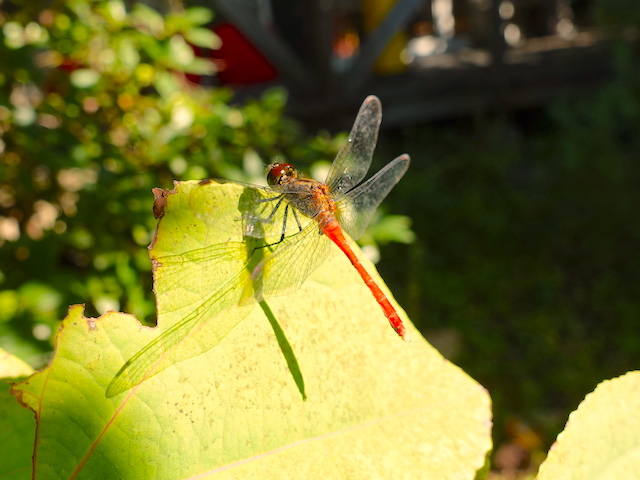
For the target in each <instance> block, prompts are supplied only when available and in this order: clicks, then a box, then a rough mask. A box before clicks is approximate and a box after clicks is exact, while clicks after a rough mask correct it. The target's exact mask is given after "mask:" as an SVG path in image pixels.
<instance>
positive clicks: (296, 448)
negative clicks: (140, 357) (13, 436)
mask: <svg viewBox="0 0 640 480" xmlns="http://www.w3.org/2000/svg"><path fill="white" fill-rule="evenodd" d="M190 185H191V187H190V188H192V189H193V190H190V192H191V193H189V190H188V189H187V190H185V191H184V192H181V193H179V194H176V195H170V196H169V198H168V202H167V205H166V206H165V211H164V213H165V216H164V217H163V218H162V220H161V222H160V225H161V228H160V229H159V231H158V233H157V238H156V242H155V246H154V250H153V254H154V255H159V256H164V257H166V256H167V255H169V254H171V253H173V254H174V255H181V254H184V253H185V252H192V251H193V250H194V249H201V248H206V247H207V246H211V245H216V244H220V242H222V241H227V240H229V242H228V244H229V245H231V246H233V245H234V243H233V242H234V240H233V239H232V238H230V237H229V235H232V236H233V230H234V229H235V228H236V227H235V226H234V222H235V221H236V220H237V218H238V217H237V208H238V198H239V195H240V193H241V192H240V190H239V189H238V187H237V186H233V185H224V186H222V187H221V186H217V185H216V186H215V187H208V188H211V189H212V191H213V189H214V188H215V189H216V191H217V192H218V193H216V195H218V194H220V195H219V196H216V197H215V198H216V199H217V200H216V201H217V202H218V203H217V204H215V205H214V204H212V203H211V198H213V197H209V196H208V195H205V196H204V197H202V196H201V194H202V192H204V191H205V190H203V189H200V190H199V191H197V190H195V188H196V186H197V184H195V183H194V184H190ZM194 192H196V194H195V195H194ZM207 198H208V199H209V200H207ZM225 199H226V200H225ZM207 202H208V203H207ZM201 207H205V208H204V209H202V208H201ZM234 210H235V213H234ZM178 213H179V214H178ZM165 228H166V230H165ZM169 231H174V232H175V231H181V232H182V234H181V235H168V233H167V232H169ZM229 232H232V233H231V234H230V233H229ZM220 236H222V237H224V239H225V240H221V238H222V237H220ZM161 251H162V253H160V252H161ZM190 258H191V257H190ZM205 260H206V259H205ZM209 260H213V263H208V262H204V263H203V267H202V268H204V271H206V272H207V273H208V274H210V275H212V276H213V278H214V280H213V281H211V282H210V285H213V284H215V283H216V282H219V281H222V280H216V279H215V278H218V277H219V279H222V278H223V277H226V276H227V275H228V274H229V273H230V272H231V273H232V274H233V272H234V271H235V270H236V269H237V267H238V265H237V264H236V263H235V261H227V260H224V261H222V262H219V264H220V268H221V271H217V270H216V267H215V266H214V264H215V263H216V261H217V260H216V256H215V255H214V256H213V257H212V258H210V259H209ZM363 261H364V262H365V266H366V267H367V268H368V269H369V270H370V271H371V272H372V273H373V274H374V277H375V278H376V280H377V281H379V282H381V280H380V278H379V277H378V276H377V275H376V274H375V270H374V269H373V266H372V265H371V264H369V263H368V262H366V261H365V260H363ZM240 268H242V264H240ZM187 270H188V271H189V272H190V274H189V275H188V276H186V275H185V276H183V277H180V278H179V280H176V278H169V277H172V276H173V275H171V276H168V278H164V276H163V275H159V273H160V272H161V267H158V270H157V271H156V280H157V282H156V288H155V289H156V294H157V295H158V296H159V308H160V313H159V327H158V328H157V329H151V328H146V327H141V326H140V324H139V323H138V322H137V321H136V320H135V318H133V317H132V316H129V315H124V314H119V313H109V314H106V315H103V316H102V317H100V318H98V319H89V318H85V317H83V315H82V313H83V312H82V308H81V307H74V308H72V309H71V310H70V313H69V316H68V318H67V319H66V320H65V321H64V323H63V327H62V330H61V332H60V333H59V335H58V339H57V346H56V352H55V356H54V359H53V361H52V362H51V364H50V366H49V367H48V368H47V369H46V370H44V371H43V372H41V373H38V374H36V375H35V376H33V377H31V378H30V379H29V380H28V381H26V382H24V383H23V384H21V385H20V386H19V387H17V392H18V396H19V397H20V398H21V400H22V402H23V403H24V404H26V405H28V406H29V407H30V408H32V409H33V410H35V411H36V412H38V423H39V428H38V439H37V443H36V452H37V456H36V458H37V465H36V477H37V478H45V477H46V478H71V477H73V478H158V479H173V478H188V477H196V476H198V478H208V477H215V478H238V479H250V478H304V479H314V478H318V479H320V478H321V479H327V478H367V479H375V478H380V479H383V478H384V479H388V478H394V479H396V478H407V479H414V478H451V479H473V478H474V475H475V472H476V471H477V470H478V469H479V468H481V467H482V466H483V464H484V460H485V455H486V453H487V451H488V450H489V449H490V446H491V441H490V430H491V414H490V401H489V396H488V394H487V392H486V391H485V390H484V389H483V388H482V387H481V386H480V385H478V384H477V383H476V382H475V381H473V380H472V379H471V378H469V377H468V376H467V375H466V374H465V373H464V372H462V371H461V370H460V369H459V368H458V367H456V366H454V365H452V364H451V363H449V362H448V361H446V360H445V359H444V358H443V357H442V356H441V355H440V354H439V353H438V352H437V351H436V350H435V349H433V348H432V347H431V346H430V345H429V344H428V343H427V342H426V341H425V340H424V339H423V338H422V337H421V336H420V334H419V332H417V331H416V330H415V329H414V328H413V327H412V326H411V325H410V324H409V322H408V319H406V317H405V318H404V321H405V322H406V323H407V326H408V334H409V336H410V338H411V340H412V342H411V343H406V342H403V341H402V340H400V339H399V338H398V336H397V335H396V333H395V332H394V331H393V330H392V329H391V328H390V327H389V325H388V323H387V320H386V318H385V317H384V315H383V314H382V312H381V310H380V307H379V306H378V305H377V303H376V302H375V300H374V299H373V297H372V295H371V293H370V291H369V290H368V289H367V287H366V286H365V285H364V284H363V282H362V279H361V278H360V277H359V276H358V275H357V273H356V272H355V271H354V269H353V268H352V266H351V265H350V263H349V261H348V260H347V259H346V258H344V257H343V255H342V254H341V253H340V252H339V251H338V249H337V248H332V249H331V253H330V255H329V258H327V260H326V261H325V262H324V263H323V264H322V265H321V266H320V267H319V268H318V269H317V270H316V271H315V272H314V273H313V274H312V275H311V276H310V277H309V278H308V279H307V281H306V282H305V283H304V284H303V286H302V288H300V289H299V290H297V291H296V292H294V293H293V294H290V295H288V296H281V297H273V298H269V299H267V302H266V303H263V304H257V303H255V302H254V303H253V304H250V305H249V306H247V307H245V306H243V307H236V306H231V307H229V308H228V309H227V310H225V311H224V312H222V313H221V314H220V315H219V316H218V319H217V320H214V321H213V322H210V325H213V327H210V326H206V327H203V328H201V329H200V330H199V331H198V332H196V333H194V334H192V335H191V336H190V339H188V340H187V341H185V342H184V343H180V344H179V347H178V348H179V349H182V353H181V354H180V355H179V356H177V357H172V358H174V359H180V358H186V359H185V360H183V361H179V362H177V363H173V364H170V365H168V364H167V365H162V367H163V369H162V370H161V371H159V372H158V373H157V374H156V375H154V376H151V377H150V378H149V379H147V380H146V381H144V382H142V383H141V384H140V385H138V386H136V387H134V388H133V389H131V390H128V391H125V392H122V393H119V394H116V395H115V396H113V397H112V398H109V399H108V398H107V397H106V396H105V390H106V388H107V385H109V383H110V382H111V381H112V379H113V377H114V375H115V374H116V372H117V371H118V370H119V369H120V367H121V366H122V365H123V363H124V362H125V361H126V360H127V359H129V358H131V357H132V356H133V355H134V354H136V353H137V352H139V351H140V350H141V349H142V348H143V347H145V346H146V345H148V344H149V343H150V342H152V341H153V340H154V339H155V338H157V337H158V335H159V334H161V333H162V332H164V331H167V330H168V329H170V328H171V326H172V325H175V324H176V322H179V321H180V319H181V318H183V317H184V315H188V311H189V310H190V309H193V307H194V305H196V306H197V305H198V300H197V299H198V298H200V297H201V295H202V294H204V293H205V292H202V291H197V292H193V283H192V281H193V279H194V278H196V279H197V278H201V277H202V273H199V272H198V270H197V268H196V267H193V266H189V267H188V268H187ZM171 271H173V269H171ZM216 276H218V277H216ZM161 278H162V280H161ZM239 278H240V277H239ZM163 282H165V283H163ZM205 283H206V282H205ZM203 288H204V287H203ZM196 290H198V289H196ZM172 292H173V293H172ZM243 309H246V310H248V311H244V310H243ZM227 316H229V317H231V321H233V322H235V321H236V320H237V318H235V319H234V318H233V317H234V316H239V317H241V318H240V321H238V322H237V326H235V327H234V328H231V329H229V331H228V333H225V334H224V335H221V336H220V339H219V343H217V345H215V346H213V347H212V348H209V349H204V348H203V347H204V346H207V345H210V344H212V343H215V341H213V342H212V341H210V340H207V338H205V337H208V336H209V335H212V334H214V335H215V331H214V330H215V328H216V327H215V326H216V325H223V323H224V320H223V319H224V318H226V317H227ZM221 319H222V320H221ZM216 341H217V339H216ZM187 347H188V348H194V349H195V354H196V355H195V356H193V355H191V358H187V357H189V354H188V352H187V350H188V348H187ZM191 353H192V354H193V352H191Z"/></svg>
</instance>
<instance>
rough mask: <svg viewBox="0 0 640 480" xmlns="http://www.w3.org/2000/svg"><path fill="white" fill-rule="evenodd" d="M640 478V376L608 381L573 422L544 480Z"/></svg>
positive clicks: (549, 459)
mask: <svg viewBox="0 0 640 480" xmlns="http://www.w3.org/2000/svg"><path fill="white" fill-rule="evenodd" d="M639 477H640V372H638V371H634V372H629V373H627V374H626V375H623V376H622V377H618V378H614V379H612V380H606V381H604V382H602V383H601V384H600V385H598V387H597V388H596V389H595V390H594V391H593V392H592V393H590V394H589V395H587V396H586V398H585V399H584V401H583V402H582V403H581V404H580V406H578V409H577V410H576V411H574V412H573V413H572V414H571V415H570V416H569V421H568V422H567V426H566V428H565V430H564V431H563V432H562V433H561V434H560V435H559V436H558V440H557V441H556V443H555V444H554V445H553V446H552V447H551V450H550V451H549V456H548V457H547V459H546V460H545V461H544V463H543V464H542V465H541V466H540V474H539V475H538V480H565V479H566V480H569V479H571V480H596V479H597V480H605V479H612V480H614V479H621V480H622V479H625V480H626V479H632V478H639Z"/></svg>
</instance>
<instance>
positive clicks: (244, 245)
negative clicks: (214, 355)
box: [107, 188, 331, 397]
mask: <svg viewBox="0 0 640 480" xmlns="http://www.w3.org/2000/svg"><path fill="white" fill-rule="evenodd" d="M242 197H244V198H242ZM277 201H278V200H277V197H274V192H273V191H271V190H269V189H263V188H251V189H245V191H244V192H243V194H242V196H241V200H240V202H239V204H240V207H241V211H242V210H243V209H247V212H248V211H251V212H252V213H251V214H250V216H249V217H247V218H244V217H243V222H242V223H243V227H242V228H243V229H244V230H245V231H251V233H252V236H253V237H255V238H258V239H259V240H260V241H259V242H258V241H257V240H251V239H247V241H246V242H226V243H224V244H216V245H211V246H208V247H204V248H199V249H196V250H192V251H189V252H186V253H183V254H179V255H168V256H161V257H159V258H157V259H156V260H155V263H156V265H157V268H158V269H162V272H161V273H162V277H163V278H165V279H170V280H171V281H170V282H169V283H164V284H163V288H162V291H157V292H156V293H157V294H158V296H159V302H160V301H163V302H164V303H163V310H164V312H165V314H170V315H173V316H177V317H180V316H181V315H182V312H184V316H183V317H182V319H181V320H179V321H177V322H176V323H175V324H173V325H172V326H171V327H169V329H168V330H166V331H165V332H163V333H162V334H161V335H160V336H159V337H157V338H156V339H155V340H153V341H152V342H150V343H149V344H147V345H146V346H145V347H144V348H142V349H141V350H140V351H138V352H137V353H136V354H135V355H134V356H133V357H131V358H130V359H129V360H128V361H127V362H126V363H125V364H124V365H123V367H122V368H121V369H120V371H119V372H118V373H117V374H116V376H115V377H114V379H113V380H112V382H111V384H110V385H109V387H108V389H107V396H108V397H112V396H115V395H117V394H119V393H122V392H124V391H126V390H128V389H130V388H132V387H134V386H136V385H138V384H139V383H141V382H143V381H144V380H146V379H148V378H150V377H152V376H154V375H156V374H157V373H159V372H161V371H162V370H164V369H165V368H167V367H169V366H171V365H173V364H175V363H176V362H179V361H184V360H187V359H189V358H192V357H194V356H196V355H198V354H201V353H204V352H205V351H207V350H209V349H210V348H213V347H214V346H215V345H217V344H218V343H220V341H222V339H223V338H224V337H225V336H226V335H227V334H228V333H229V332H231V330H233V329H234V328H235V327H236V326H237V325H238V324H239V323H240V322H241V321H242V320H243V319H244V318H245V317H246V316H247V315H248V314H249V313H250V312H251V310H252V308H253V306H254V305H255V303H256V301H260V300H262V299H263V298H268V297H273V296H278V295H285V294H288V293H291V292H293V291H295V290H297V289H298V288H299V287H300V286H301V285H302V283H303V282H304V281H305V280H306V278H307V277H308V276H309V275H310V274H311V273H312V272H313V271H314V270H315V269H316V268H317V267H318V266H319V265H320V264H321V263H322V262H323V261H324V260H325V259H326V257H327V253H328V251H329V248H330V243H331V242H330V241H329V240H328V239H327V238H326V237H324V236H322V237H321V236H320V233H319V230H318V224H317V223H316V222H315V221H314V220H313V219H310V218H308V217H304V216H301V215H300V214H299V213H298V214H297V215H298V218H299V221H300V224H299V223H298V222H297V221H295V220H294V219H293V218H288V219H287V221H286V222H285V221H284V215H285V208H286V204H285V203H282V204H281V205H280V206H279V208H278V209H277V211H276V212H275V213H273V209H274V208H275V205H274V202H277ZM247 215H249V214H248V213H247ZM261 215H262V216H261ZM264 215H266V216H264ZM269 216H271V218H269ZM287 216H291V217H293V214H292V213H291V211H290V209H289V212H288V213H287ZM238 223H240V222H238ZM283 233H284V235H285V237H284V239H282V240H280V238H281V237H282V234H283ZM260 235H262V236H260ZM272 241H274V242H277V243H274V244H273V245H271V246H268V245H269V242H272ZM265 245H267V246H265ZM207 265H208V266H210V268H206V266H207ZM203 266H204V268H203ZM194 277H197V278H199V279H200V280H199V281H198V282H196V283H198V284H199V285H200V286H201V288H200V291H198V292H184V291H180V295H175V294H174V295H168V296H167V298H174V299H175V300H174V301H173V302H174V303H175V305H172V304H170V303H167V301H164V300H163V299H161V298H160V297H161V296H163V295H165V293H167V292H175V290H176V289H180V288H181V287H182V285H184V284H185V283H186V282H187V281H188V280H193V278H194ZM212 277H213V278H212ZM209 285H217V286H216V287H215V288H214V289H212V290H209V291H207V289H208V287H207V286H209ZM189 295H191V297H190V296H189ZM163 298H164V297H163ZM192 300H193V301H192ZM231 307H236V308H231ZM196 334H197V335H196Z"/></svg>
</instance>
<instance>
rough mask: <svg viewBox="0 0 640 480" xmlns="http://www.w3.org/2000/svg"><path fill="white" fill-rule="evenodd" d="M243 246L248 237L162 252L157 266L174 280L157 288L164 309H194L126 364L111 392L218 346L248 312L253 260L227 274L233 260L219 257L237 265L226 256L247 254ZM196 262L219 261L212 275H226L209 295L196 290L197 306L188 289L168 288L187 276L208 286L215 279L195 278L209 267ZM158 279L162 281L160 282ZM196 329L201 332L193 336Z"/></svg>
mask: <svg viewBox="0 0 640 480" xmlns="http://www.w3.org/2000/svg"><path fill="white" fill-rule="evenodd" d="M245 251H246V246H245V244H244V243H242V242H233V244H224V245H213V246H210V247H206V248H202V249H198V250H196V251H191V252H187V253H185V254H181V255H171V256H166V257H160V258H158V259H157V260H156V262H157V263H156V264H157V269H158V270H160V269H166V270H165V271H163V274H164V275H166V277H167V278H170V279H171V280H172V281H171V283H170V284H169V283H165V284H163V285H162V291H158V292H157V294H158V305H159V307H158V308H159V312H160V314H164V315H166V316H168V317H175V316H176V315H179V314H180V311H181V310H188V311H189V312H190V313H187V314H186V316H184V317H183V318H182V319H180V320H179V321H177V322H176V323H175V324H173V325H172V326H171V327H169V328H168V329H167V330H166V331H165V332H163V333H162V334H161V335H160V336H159V337H157V338H156V339H155V340H153V341H152V342H150V343H149V344H147V345H146V346H145V347H143V348H142V349H141V350H140V351H138V352H137V353H136V354H135V355H134V356H133V357H131V358H130V359H129V360H128V361H127V362H126V363H125V364H124V366H123V367H122V368H121V369H120V371H119V372H118V373H117V374H116V376H115V377H114V378H113V380H112V381H111V383H110V384H109V387H108V389H107V396H108V397H112V396H114V395H117V394H119V393H121V392H124V391H126V390H128V389H130V388H132V387H134V386H136V385H138V384H139V383H141V382H142V381H144V380H146V379H147V378H150V377H152V376H154V375H156V374H157V373H159V372H161V371H162V370H164V369H165V368H167V367H169V366H171V365H173V364H174V363H176V362H179V361H183V360H187V359H189V358H192V357H194V356H196V355H199V354H201V353H203V352H205V351H206V350H208V349H210V348H212V347H214V346H215V345H217V344H218V343H219V342H220V341H221V340H222V339H223V338H224V337H225V336H226V335H227V334H228V333H229V332H230V331H231V330H232V329H233V328H234V327H235V326H236V325H237V324H238V323H240V321H242V319H243V318H244V317H246V315H248V314H249V312H250V308H248V307H249V304H248V302H246V301H245V299H244V290H245V285H246V283H247V282H248V281H250V280H249V276H250V275H249V270H248V268H247V266H248V264H249V261H248V260H247V261H245V262H244V264H243V263H242V262H238V263H240V269H239V270H238V269H237V268H236V271H235V274H232V275H231V276H229V275H227V274H226V271H227V270H228V269H229V268H230V267H229V265H224V263H223V264H222V265H221V263H220V262H227V263H229V264H231V265H232V267H231V268H233V267H237V266H238V265H237V264H236V262H229V261H228V260H229V259H231V258H236V259H237V258H243V257H244V258H246V253H245ZM198 262H210V263H211V264H212V265H218V267H219V268H217V269H216V267H212V268H210V269H209V273H210V274H211V275H213V274H214V273H215V271H219V272H221V273H220V274H219V275H220V278H225V280H224V281H221V282H219V283H218V284H217V286H216V287H215V289H214V291H213V293H210V291H209V292H207V293H208V295H207V294H203V293H202V291H196V292H192V293H193V297H194V298H198V299H199V300H200V303H199V304H197V306H196V307H195V308H193V305H194V304H195V301H191V298H190V297H189V294H188V293H187V292H184V294H183V292H182V291H181V292H180V294H179V295H166V292H170V291H172V290H175V289H177V288H179V287H180V286H181V284H184V283H187V282H190V283H192V284H194V283H195V284H196V285H198V287H200V285H201V284H203V285H204V286H203V287H202V288H203V289H205V288H206V286H207V285H206V284H207V283H208V285H211V283H210V281H209V282H204V281H203V282H198V281H197V278H198V276H200V275H203V273H202V272H203V271H204V272H205V275H206V272H207V270H206V269H205V270H202V268H201V267H198V266H197V263H198ZM194 278H196V282H194V281H193V280H194ZM156 285H158V284H157V283H156ZM163 297H171V300H168V299H163ZM202 298H204V300H202ZM241 300H242V301H243V302H244V304H245V305H246V306H244V305H243V306H242V307H240V308H238V309H235V310H233V311H230V312H226V313H222V312H224V311H225V310H230V307H233V306H235V305H239V304H240V303H241ZM252 306H253V305H251V307H252ZM202 330H205V332H202ZM197 332H199V333H202V334H201V335H198V336H197V339H194V338H193V337H195V334H196V333H197Z"/></svg>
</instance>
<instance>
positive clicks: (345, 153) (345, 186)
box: [325, 95, 382, 199]
mask: <svg viewBox="0 0 640 480" xmlns="http://www.w3.org/2000/svg"><path fill="white" fill-rule="evenodd" d="M380 122H382V105H381V104H380V100H378V98H377V97H374V96H373V95H370V96H368V97H367V98H366V99H365V100H364V102H363V103H362V106H361V107H360V110H359V111H358V116H357V117H356V120H355V122H354V124H353V127H352V128H351V132H350V133H349V139H348V140H347V143H345V144H344V146H343V147H342V149H341V150H340V152H338V155H337V156H336V159H335V160H334V161H333V164H332V165H331V169H330V170H329V174H328V175H327V180H326V182H325V183H326V184H327V186H328V187H329V190H330V191H331V193H332V195H333V197H334V198H336V199H339V198H340V197H342V195H344V194H346V193H347V192H348V191H349V190H351V189H352V188H353V187H355V186H356V185H357V184H359V183H360V182H361V181H362V180H363V179H364V177H365V175H366V174H367V172H368V171H369V167H370V166H371V157H372V156H373V151H374V149H375V148H376V142H377V141H378V130H379V129H380Z"/></svg>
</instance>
